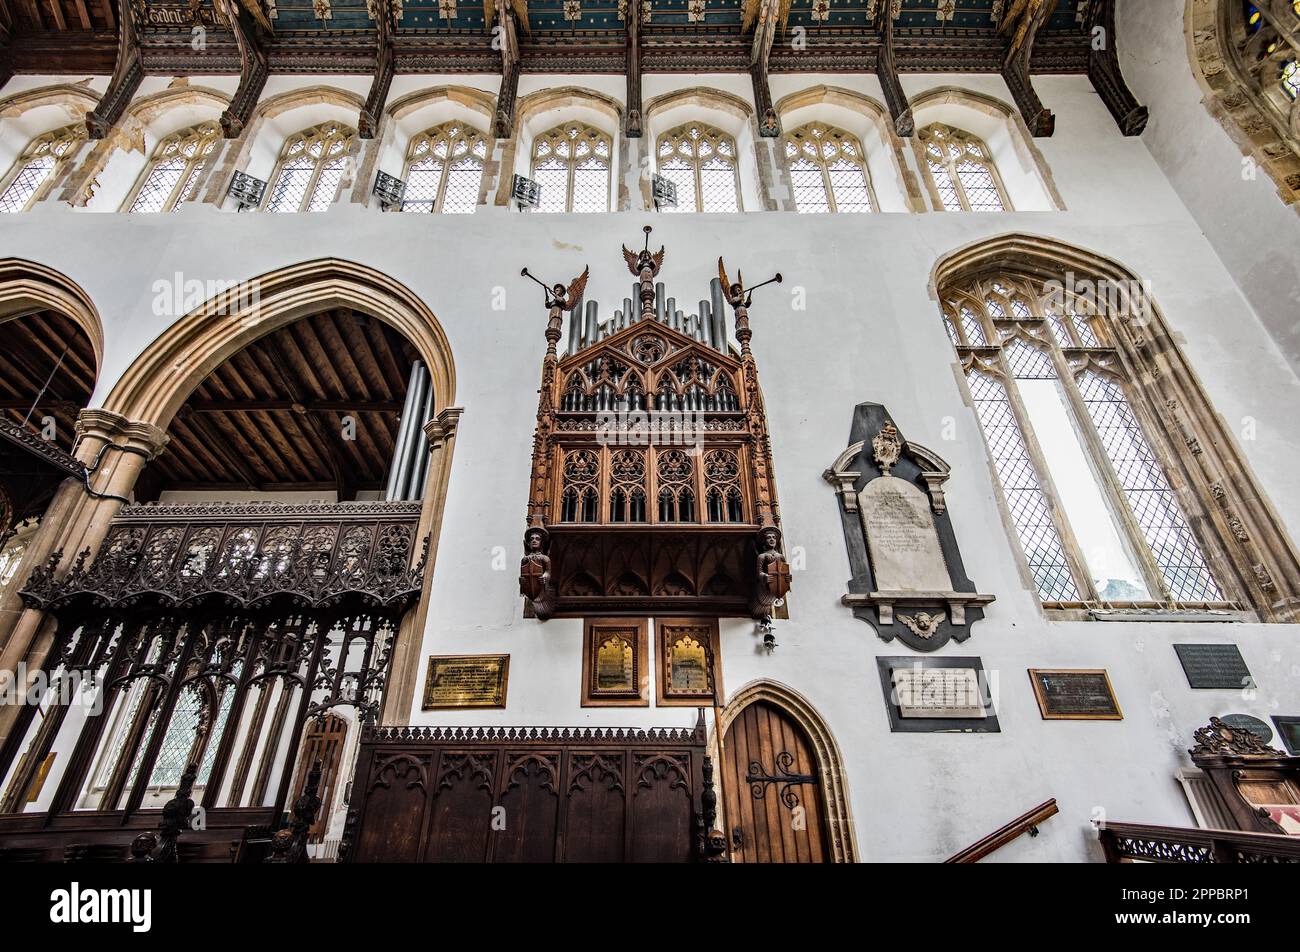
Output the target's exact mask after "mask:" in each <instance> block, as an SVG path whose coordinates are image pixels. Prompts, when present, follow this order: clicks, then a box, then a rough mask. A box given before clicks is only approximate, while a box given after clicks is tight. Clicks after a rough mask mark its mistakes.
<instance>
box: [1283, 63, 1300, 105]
mask: <svg viewBox="0 0 1300 952" xmlns="http://www.w3.org/2000/svg"><path fill="white" fill-rule="evenodd" d="M1282 90H1283V91H1284V92H1285V93H1286V94H1287V95H1288V96H1290V97H1291V98H1292V99H1295V98H1296V97H1297V96H1300V65H1297V63H1296V61H1295V60H1287V64H1286V65H1285V66H1283V67H1282Z"/></svg>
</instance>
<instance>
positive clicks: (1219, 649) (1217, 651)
mask: <svg viewBox="0 0 1300 952" xmlns="http://www.w3.org/2000/svg"><path fill="white" fill-rule="evenodd" d="M1174 651H1176V652H1178V661H1179V663H1180V664H1182V666H1183V674H1185V675H1187V684H1188V686H1189V687H1193V688H1222V689H1224V690H1229V691H1237V690H1240V689H1241V688H1246V687H1253V686H1254V683H1255V681H1254V679H1253V678H1252V677H1251V676H1250V669H1249V668H1247V667H1246V662H1245V659H1243V658H1242V657H1241V649H1240V648H1238V647H1237V646H1236V645H1174Z"/></svg>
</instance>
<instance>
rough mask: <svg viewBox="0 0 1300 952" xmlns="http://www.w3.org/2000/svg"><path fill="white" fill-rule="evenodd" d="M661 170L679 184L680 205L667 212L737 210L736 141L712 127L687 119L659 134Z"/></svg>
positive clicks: (738, 184) (665, 176)
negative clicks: (680, 124) (684, 122)
mask: <svg viewBox="0 0 1300 952" xmlns="http://www.w3.org/2000/svg"><path fill="white" fill-rule="evenodd" d="M657 154H658V156H659V160H658V171H659V174H660V175H662V176H663V177H664V178H666V179H669V180H670V181H671V182H672V183H673V184H674V185H676V186H677V205H676V207H675V208H664V209H662V210H663V211H665V212H738V211H742V210H743V209H742V207H741V201H740V171H739V163H738V162H737V152H736V142H735V140H734V139H732V138H731V136H729V135H727V134H726V133H725V132H722V131H720V130H718V129H715V128H713V127H712V126H708V125H705V124H704V123H701V122H688V123H686V124H685V125H682V126H678V127H677V128H675V129H671V130H669V131H668V132H665V133H664V134H663V135H661V136H660V137H659V144H658V150H657Z"/></svg>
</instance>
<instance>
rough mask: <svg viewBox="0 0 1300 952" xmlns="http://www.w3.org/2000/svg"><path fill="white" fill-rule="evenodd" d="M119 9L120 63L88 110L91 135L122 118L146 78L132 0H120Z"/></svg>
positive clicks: (101, 133)
mask: <svg viewBox="0 0 1300 952" xmlns="http://www.w3.org/2000/svg"><path fill="white" fill-rule="evenodd" d="M117 9H118V14H117V19H118V29H117V63H116V65H115V66H114V67H113V78H112V79H110V80H109V82H108V89H106V90H104V95H103V96H102V97H101V98H100V100H99V104H98V105H97V106H95V108H94V109H93V110H91V111H90V112H88V113H86V135H87V136H89V137H90V138H91V139H102V138H104V137H105V136H106V135H108V130H109V129H111V128H113V125H114V124H115V123H116V122H117V120H119V119H121V118H122V113H123V112H125V111H126V107H127V105H128V104H129V103H130V102H131V97H132V96H134V95H135V91H136V90H137V89H139V88H140V80H142V79H144V65H143V64H142V63H141V61H140V37H139V34H137V33H136V24H135V10H134V9H133V8H132V0H117Z"/></svg>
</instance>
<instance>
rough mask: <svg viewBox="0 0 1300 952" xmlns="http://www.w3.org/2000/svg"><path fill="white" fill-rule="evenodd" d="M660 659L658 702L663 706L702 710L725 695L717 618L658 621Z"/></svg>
mask: <svg viewBox="0 0 1300 952" xmlns="http://www.w3.org/2000/svg"><path fill="white" fill-rule="evenodd" d="M655 651H656V656H657V657H658V659H659V663H658V668H659V670H658V678H657V679H656V680H655V700H656V702H657V703H658V704H659V706H660V707H700V706H702V705H705V704H710V703H712V701H713V697H714V689H715V687H716V689H717V696H718V697H719V698H721V697H722V696H723V695H722V672H721V671H719V670H718V668H719V665H718V622H717V619H715V618H656V619H655Z"/></svg>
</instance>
